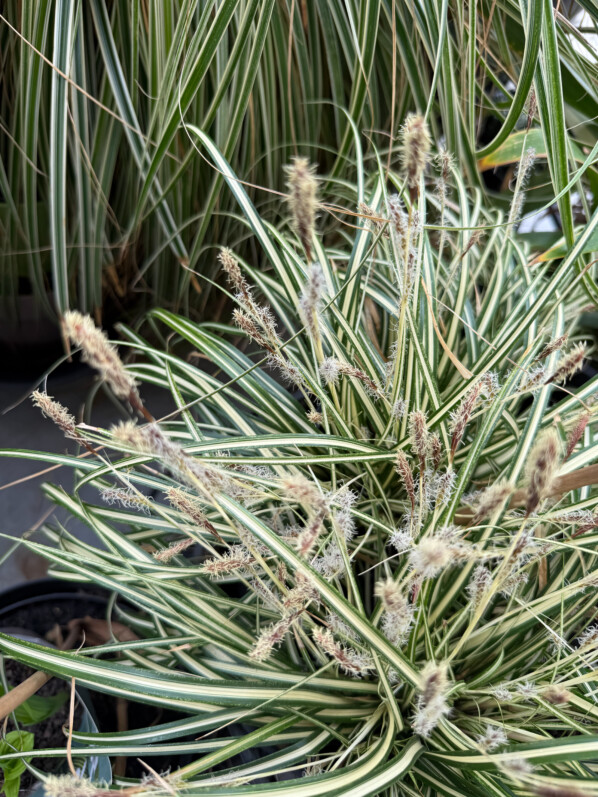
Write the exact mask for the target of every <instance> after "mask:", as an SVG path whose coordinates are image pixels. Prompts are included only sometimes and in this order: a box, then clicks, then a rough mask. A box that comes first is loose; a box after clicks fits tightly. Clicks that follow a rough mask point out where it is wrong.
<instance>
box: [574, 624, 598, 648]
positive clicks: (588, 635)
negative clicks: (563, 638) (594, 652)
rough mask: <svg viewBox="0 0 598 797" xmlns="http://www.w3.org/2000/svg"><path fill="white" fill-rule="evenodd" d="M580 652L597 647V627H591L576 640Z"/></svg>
mask: <svg viewBox="0 0 598 797" xmlns="http://www.w3.org/2000/svg"><path fill="white" fill-rule="evenodd" d="M577 644H578V645H579V648H580V650H583V649H584V648H590V647H592V648H593V647H598V625H591V626H589V628H586V630H585V631H584V632H583V634H582V635H581V636H580V637H579V639H578V640H577Z"/></svg>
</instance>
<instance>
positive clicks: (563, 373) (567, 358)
mask: <svg viewBox="0 0 598 797" xmlns="http://www.w3.org/2000/svg"><path fill="white" fill-rule="evenodd" d="M586 350H587V349H586V345H585V343H578V344H577V346H574V347H573V348H572V349H571V351H569V352H568V353H567V354H565V355H564V357H562V358H561V359H560V360H559V362H558V364H557V367H556V370H555V372H554V373H553V375H552V376H551V377H550V379H549V380H548V381H549V382H556V383H557V384H559V385H561V384H563V383H564V382H566V381H567V380H568V379H570V378H571V377H572V376H574V375H575V374H576V373H577V372H578V371H579V370H580V368H581V367H582V366H583V361H584V358H585V356H586Z"/></svg>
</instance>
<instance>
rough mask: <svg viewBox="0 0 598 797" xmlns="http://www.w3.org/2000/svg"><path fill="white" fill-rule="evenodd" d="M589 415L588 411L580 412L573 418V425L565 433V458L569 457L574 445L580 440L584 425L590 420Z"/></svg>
mask: <svg viewBox="0 0 598 797" xmlns="http://www.w3.org/2000/svg"><path fill="white" fill-rule="evenodd" d="M591 417H592V416H591V415H590V413H589V412H582V413H581V414H580V415H578V416H577V418H576V419H575V422H574V425H573V427H572V428H571V431H570V432H569V434H568V435H567V447H566V450H565V459H569V457H570V456H571V454H572V453H573V451H574V449H575V446H576V445H577V444H578V443H579V441H580V440H581V438H582V436H583V433H584V432H585V429H586V426H587V425H588V423H589V422H590V418H591Z"/></svg>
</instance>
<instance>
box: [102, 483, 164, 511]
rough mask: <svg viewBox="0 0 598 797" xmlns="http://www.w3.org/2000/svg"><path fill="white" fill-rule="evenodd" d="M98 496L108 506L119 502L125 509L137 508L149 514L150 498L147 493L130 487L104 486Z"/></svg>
mask: <svg viewBox="0 0 598 797" xmlns="http://www.w3.org/2000/svg"><path fill="white" fill-rule="evenodd" d="M100 498H101V499H102V501H105V503H107V504H108V505H109V506H112V505H113V504H120V505H121V506H124V507H125V508H126V509H139V510H140V511H141V512H143V513H144V515H149V512H150V507H151V502H152V498H151V496H149V495H143V493H140V492H137V491H135V490H133V489H132V488H131V487H127V488H125V487H104V488H102V489H101V490H100Z"/></svg>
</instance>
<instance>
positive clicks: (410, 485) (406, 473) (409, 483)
mask: <svg viewBox="0 0 598 797" xmlns="http://www.w3.org/2000/svg"><path fill="white" fill-rule="evenodd" d="M395 469H396V471H397V473H398V474H399V477H400V479H401V481H402V482H403V487H404V488H405V491H406V493H407V495H408V496H409V500H410V501H411V508H412V509H413V511H415V484H414V481H413V473H412V472H411V466H410V465H409V460H408V459H407V456H406V455H405V452H404V451H397V459H396V462H395Z"/></svg>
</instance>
